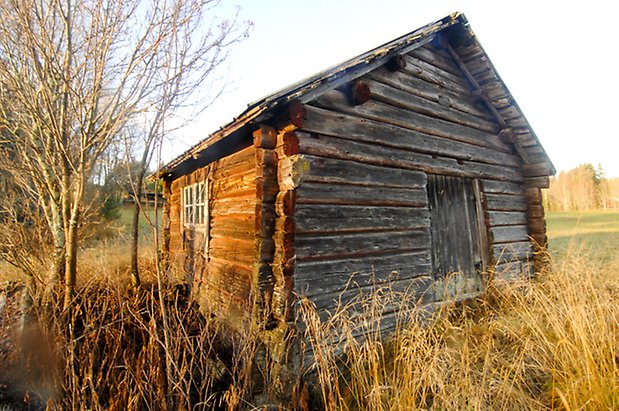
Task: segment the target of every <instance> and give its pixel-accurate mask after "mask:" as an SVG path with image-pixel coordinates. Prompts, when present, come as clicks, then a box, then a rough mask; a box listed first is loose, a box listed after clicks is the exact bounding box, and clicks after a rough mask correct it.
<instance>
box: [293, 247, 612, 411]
mask: <svg viewBox="0 0 619 411" xmlns="http://www.w3.org/2000/svg"><path fill="white" fill-rule="evenodd" d="M617 263H619V259H618V260H617V261H615V264H610V265H608V264H607V265H600V264H596V263H595V262H593V261H592V260H591V259H588V258H586V257H571V258H567V259H565V260H563V261H562V262H561V263H560V264H559V265H555V266H554V267H552V269H550V270H548V271H546V272H543V273H541V274H540V275H539V277H538V278H537V279H536V280H534V281H532V282H523V283H520V284H512V285H507V286H506V285H505V284H502V285H500V286H498V285H494V284H489V287H488V290H487V292H486V293H485V294H484V295H483V296H481V297H480V298H479V299H478V300H477V301H476V302H475V303H473V304H468V305H455V304H452V305H446V306H444V307H442V308H441V309H440V310H438V312H437V313H436V315H435V316H434V317H432V319H430V320H425V321H420V320H415V317H416V316H418V315H419V313H410V312H401V313H399V314H398V323H397V327H396V331H395V333H394V334H393V336H392V337H391V338H390V339H387V340H385V339H384V338H382V337H384V336H380V333H378V332H377V325H378V322H377V321H376V313H377V312H378V311H380V310H381V309H382V308H383V307H384V305H385V303H386V304H392V303H393V301H394V300H399V299H400V297H401V296H394V295H390V293H389V292H388V291H387V292H386V293H385V291H380V292H379V294H375V295H374V296H372V297H371V298H369V299H365V300H363V301H357V302H356V303H355V304H352V305H348V306H346V307H340V309H339V310H338V312H336V313H335V314H334V315H333V317H332V319H331V320H330V321H328V322H322V323H321V322H319V321H318V320H317V316H316V313H315V312H314V311H313V310H312V309H311V308H309V309H308V308H307V305H306V306H305V309H304V310H303V311H304V312H303V314H304V317H305V321H306V322H307V323H308V331H307V334H308V337H309V340H310V343H311V346H312V348H313V352H314V355H315V359H316V362H315V367H316V371H317V374H318V379H319V380H320V382H321V387H322V396H323V401H324V402H325V404H326V406H327V408H329V409H345V410H350V409H368V410H402V409H437V410H442V409H467V410H468V409H483V410H489V409H491V410H497V409H506V410H511V409H568V410H575V409H604V410H606V409H609V410H610V409H619V277H618V276H617V268H618V267H619V264H617ZM360 328H361V329H362V331H364V332H365V334H366V336H364V337H361V338H355V337H354V335H355V334H358V333H359V331H360ZM333 335H337V337H330V336H333ZM336 338H342V339H343V342H342V343H340V345H339V347H340V348H342V347H343V348H344V351H345V353H346V354H345V355H344V356H338V352H337V349H334V348H333V346H331V345H329V344H327V341H328V340H329V339H332V340H333V339H336Z"/></svg>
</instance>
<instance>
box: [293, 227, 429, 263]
mask: <svg viewBox="0 0 619 411" xmlns="http://www.w3.org/2000/svg"><path fill="white" fill-rule="evenodd" d="M428 244H430V232H429V230H428V229H425V230H412V231H400V232H395V231H387V232H370V233H368V232H362V233H355V234H335V235H324V234H320V235H297V236H296V238H295V243H294V245H295V250H296V253H297V259H298V260H303V259H311V258H314V259H318V258H324V257H326V256H334V257H335V256H341V257H344V256H353V255H359V256H362V255H367V254H368V253H382V252H385V251H389V250H393V251H395V250H401V251H407V250H419V249H427V248H428Z"/></svg>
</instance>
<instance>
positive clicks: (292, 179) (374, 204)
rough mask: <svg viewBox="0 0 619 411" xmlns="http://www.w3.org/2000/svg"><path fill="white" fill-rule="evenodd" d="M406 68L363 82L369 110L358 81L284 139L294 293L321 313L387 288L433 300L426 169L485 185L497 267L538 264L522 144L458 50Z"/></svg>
mask: <svg viewBox="0 0 619 411" xmlns="http://www.w3.org/2000/svg"><path fill="white" fill-rule="evenodd" d="M404 61H405V62H406V65H405V67H404V68H402V69H400V70H398V71H395V72H392V71H390V70H388V69H387V68H386V67H381V68H379V69H377V70H374V71H373V72H370V73H369V74H367V75H366V76H364V77H363V78H361V79H359V80H360V81H361V82H363V83H364V84H363V87H366V86H367V87H366V88H367V89H369V100H367V101H365V102H363V101H359V100H358V97H356V96H355V95H354V94H355V93H356V92H357V90H360V89H361V90H362V89H363V88H362V87H360V86H359V83H357V84H354V85H352V86H351V89H352V90H353V91H355V93H351V91H350V90H347V89H341V90H333V91H330V92H327V93H325V94H323V95H322V96H319V97H317V98H316V99H314V100H313V101H311V102H310V103H309V104H308V105H307V106H306V110H305V112H304V118H303V121H302V122H301V123H300V124H298V125H297V126H298V129H297V131H295V132H293V133H288V134H287V135H285V136H284V137H283V140H284V141H283V143H282V150H281V151H282V153H283V156H281V157H280V186H284V187H288V189H290V190H294V198H295V203H296V213H295V214H294V216H295V226H296V236H295V238H294V246H293V247H294V251H295V255H296V267H295V276H294V282H295V284H294V288H295V290H296V292H297V293H299V294H305V295H307V296H310V297H312V299H313V300H314V301H315V303H316V305H317V307H318V308H319V309H324V310H326V309H329V308H332V307H333V305H334V301H336V300H339V301H341V302H344V303H345V302H346V301H347V300H348V299H350V298H352V297H353V296H354V295H355V294H357V293H358V290H359V289H361V290H363V289H370V288H372V287H373V286H375V285H376V284H386V283H389V284H391V285H392V286H395V287H396V288H399V289H404V288H407V287H409V286H410V287H412V288H415V289H416V290H417V292H418V295H420V296H425V298H426V300H432V299H433V296H432V292H431V289H430V288H429V285H430V284H431V283H432V281H433V276H432V272H431V271H432V268H431V260H430V248H429V247H430V244H431V242H430V220H429V213H428V206H427V204H428V199H427V193H426V176H427V173H432V174H439V175H447V176H460V177H468V178H474V179H479V180H482V184H480V186H481V189H482V195H481V197H482V202H483V215H482V216H481V218H483V219H484V223H485V224H484V225H485V227H486V229H487V233H484V234H485V237H487V239H488V242H489V244H488V248H489V250H488V251H489V252H490V257H491V261H490V262H492V259H494V262H496V263H498V264H499V266H500V267H501V268H505V267H506V266H507V264H510V266H513V265H514V262H515V263H516V264H515V265H517V267H518V268H517V269H518V270H521V269H522V262H526V261H527V260H528V259H530V257H531V246H530V242H529V237H528V235H529V218H528V215H527V210H528V208H529V205H530V204H531V203H530V200H529V199H528V198H527V196H525V192H524V182H525V175H524V173H523V167H522V166H523V163H522V159H521V157H520V156H519V155H518V152H517V150H516V148H515V147H514V145H513V144H512V143H511V142H510V141H506V139H504V138H501V137H500V131H501V126H500V125H499V124H498V123H497V121H496V119H495V118H494V117H493V116H492V114H491V113H490V112H489V110H488V108H487V107H486V106H485V105H484V103H483V102H482V101H480V99H479V98H478V97H477V96H474V95H473V94H474V93H473V92H472V91H471V87H470V84H469V83H468V82H467V79H466V77H465V75H464V74H463V72H462V70H461V68H460V67H459V66H458V64H457V63H456V62H455V61H454V60H453V59H452V58H451V57H450V55H449V54H448V53H447V51H445V50H441V49H438V48H435V47H432V46H424V47H422V48H420V49H417V50H414V51H412V52H410V53H409V54H408V55H406V56H404ZM360 103H362V104H360ZM353 274H354V275H353ZM351 275H352V276H351Z"/></svg>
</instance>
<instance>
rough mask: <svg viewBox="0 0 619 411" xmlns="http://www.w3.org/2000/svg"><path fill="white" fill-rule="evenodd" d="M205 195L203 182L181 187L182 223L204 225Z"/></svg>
mask: <svg viewBox="0 0 619 411" xmlns="http://www.w3.org/2000/svg"><path fill="white" fill-rule="evenodd" d="M206 195H207V193H206V190H205V185H204V182H200V183H195V184H192V185H189V186H185V187H183V223H184V224H185V225H197V224H204V223H205V220H206Z"/></svg>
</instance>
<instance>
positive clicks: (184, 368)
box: [0, 212, 619, 410]
mask: <svg viewBox="0 0 619 411" xmlns="http://www.w3.org/2000/svg"><path fill="white" fill-rule="evenodd" d="M547 221H548V234H549V239H550V255H551V257H552V263H551V266H550V267H549V269H548V270H546V271H544V272H542V273H540V274H539V275H538V276H537V277H536V278H535V279H534V280H532V281H525V282H521V283H517V284H513V285H510V286H505V285H504V284H503V285H501V286H495V285H494V284H492V282H491V283H490V284H489V287H488V290H487V292H486V293H485V294H484V295H482V296H481V297H480V298H478V299H476V300H475V301H472V302H470V303H469V304H465V305H462V304H446V305H444V306H442V307H441V308H440V309H439V310H438V311H437V314H436V315H435V316H434V317H432V318H431V319H427V318H426V319H425V320H424V321H420V320H419V316H418V315H417V314H419V313H411V312H410V311H403V312H402V313H401V314H400V315H399V318H398V319H399V323H398V327H397V329H396V330H395V333H394V334H392V335H391V336H390V337H388V338H385V336H384V335H382V336H381V335H380V334H379V333H377V332H375V331H376V330H378V327H377V325H378V318H379V316H378V315H377V313H378V312H379V311H380V310H381V308H382V307H383V305H384V304H391V305H392V304H394V303H395V302H399V301H402V299H406V298H407V296H406V295H402V294H397V293H393V292H390V291H389V290H384V289H383V290H377V291H376V293H375V294H374V295H372V296H370V297H369V298H368V299H365V300H362V301H358V302H357V304H355V305H352V306H350V305H349V306H347V307H341V309H340V310H339V312H337V313H334V316H333V317H332V320H331V321H329V322H322V323H321V322H319V321H317V319H316V318H317V317H316V313H315V311H313V309H312V307H311V304H309V303H307V302H305V303H304V304H302V305H301V306H302V309H301V315H302V316H303V318H304V320H305V322H306V324H307V327H306V330H307V334H306V335H305V337H306V339H307V340H306V341H307V342H308V343H309V344H310V345H311V347H312V349H313V352H314V354H315V360H316V362H315V363H314V365H313V366H312V369H313V371H315V375H316V376H317V379H318V382H319V383H320V384H319V388H318V393H317V394H318V401H319V402H320V403H322V404H323V405H324V406H325V407H326V408H327V409H334V410H403V409H406V410H415V409H432V410H445V409H450V410H451V409H461V410H524V409H527V410H528V409H536V410H553V409H561V410H580V409H582V410H589V409H591V410H614V409H619V256H618V253H617V250H619V213H601V212H589V213H565V212H562V213H548V215H547ZM148 231H149V229H148V228H147V227H146V228H144V231H143V233H144V238H143V240H144V242H145V243H146V242H148V241H149V240H148ZM119 234H121V235H120V237H119V238H120V239H109V240H107V241H102V242H101V243H100V244H99V246H97V247H95V246H91V247H86V248H85V249H83V250H82V256H81V257H82V260H81V261H82V267H81V275H82V286H81V291H79V293H78V297H77V302H76V309H75V310H74V311H73V314H74V316H75V318H74V319H73V320H72V321H73V322H74V323H75V324H83V325H86V328H84V330H83V331H84V334H81V335H73V334H72V333H69V334H67V335H65V333H62V332H60V333H58V332H54V333H53V334H54V335H57V336H58V337H57V338H56V344H57V351H58V353H60V355H59V357H58V358H61V359H62V360H61V361H60V363H59V364H58V365H59V367H60V368H59V369H58V372H57V374H56V376H52V377H53V378H52V379H53V380H54V381H55V382H53V381H52V382H53V384H52V385H53V386H55V389H54V390H56V391H57V392H62V393H63V395H62V397H54V396H52V397H50V398H51V399H50V400H48V406H50V404H51V406H50V409H63V408H67V407H73V408H80V409H114V408H115V407H116V408H117V409H142V408H144V407H146V406H147V404H150V405H152V404H155V403H163V402H162V401H168V400H169V399H170V398H172V399H173V402H174V404H177V405H178V408H179V409H180V408H191V409H194V408H195V409H202V408H201V407H206V409H208V408H211V407H220V408H221V409H230V410H232V409H237V407H238V406H239V404H243V406H244V407H246V408H251V407H250V405H249V403H248V401H251V396H249V395H248V391H247V387H248V386H250V385H251V384H249V383H248V380H247V379H248V378H250V377H249V374H248V373H247V372H245V371H243V370H245V368H244V367H243V366H242V365H240V366H239V364H240V363H239V364H237V363H236V362H234V361H233V362H232V363H230V364H228V365H227V371H226V372H227V373H228V374H226V375H227V377H225V378H224V379H223V380H222V379H218V378H219V377H214V376H213V372H212V370H213V353H214V352H215V351H216V349H214V347H216V346H217V345H218V344H219V342H218V340H217V339H216V338H215V334H214V333H213V331H212V330H210V329H209V328H210V327H211V326H212V325H211V324H209V321H208V319H207V318H205V317H203V316H201V315H200V314H198V312H197V311H196V310H195V309H194V308H193V306H191V305H187V304H186V303H185V302H184V301H186V300H185V299H183V298H180V297H179V295H180V294H179V289H177V288H176V286H172V287H168V288H166V287H164V288H163V292H164V294H165V295H164V294H158V293H159V291H158V289H157V288H149V289H146V290H144V293H143V294H140V295H138V296H135V295H133V294H131V293H127V291H126V290H125V287H124V285H123V284H124V283H128V279H127V277H126V268H127V263H128V260H127V257H126V251H127V248H126V245H127V241H126V238H123V237H124V232H123V231H122V230H119ZM147 250H149V251H147V252H145V253H144V254H143V255H142V258H141V262H142V264H143V268H144V274H145V275H149V274H150V275H151V276H153V275H155V271H154V269H153V265H152V261H153V260H154V258H155V257H154V256H155V254H154V252H153V251H152V250H153V249H152V247H147ZM145 251H146V250H145ZM0 280H1V279H0ZM118 285H120V287H116V286H118ZM159 290H161V289H159ZM164 308H165V310H164ZM54 313H55V311H54V310H52V312H51V315H52V319H51V320H50V321H48V322H47V323H49V324H50V325H51V327H52V330H50V331H53V330H54V329H56V328H54V327H56V326H57V325H58V324H63V322H62V321H61V320H60V319H61V318H63V317H62V316H59V317H58V318H57V317H55V315H56V314H54ZM162 313H165V315H164V314H162ZM43 314H45V311H44V312H43ZM56 319H58V321H56ZM359 327H361V328H363V329H364V331H365V332H366V335H367V337H365V338H360V339H358V338H353V337H352V335H353V333H354V332H357V331H359ZM78 328H79V327H78ZM60 329H61V328H60ZM88 330H91V331H88ZM86 331H88V332H86ZM172 337H173V338H172ZM336 337H337V338H340V339H341V340H340V342H343V343H341V344H340V345H339V347H340V348H342V347H344V348H345V349H344V355H343V356H342V355H341V354H342V351H336V350H335V349H334V348H333V345H329V344H327V342H328V341H329V340H330V339H332V338H336ZM136 338H137V340H136V341H138V342H139V343H137V342H136V343H130V342H131V341H133V340H134V339H136ZM36 341H39V339H37V340H36ZM242 346H243V347H252V346H253V345H252V344H250V343H247V342H245V343H243V344H242ZM237 349H238V347H237V348H235V349H234V351H236V350H237ZM242 351H243V350H241V352H242ZM162 352H163V353H165V355H162ZM93 353H97V354H96V355H93ZM121 354H122V355H121ZM235 355H236V354H235ZM219 358H223V357H219ZM230 358H237V357H235V356H232V357H230ZM29 364H31V365H32V364H38V363H32V362H31V363H29ZM166 364H167V365H168V366H166ZM236 367H239V368H236ZM35 371H36V368H35ZM20 372H21V373H22V374H24V372H23V371H20ZM25 375H28V376H29V375H31V374H30V373H25ZM46 375H49V373H48V374H46ZM151 375H152V376H156V379H157V383H156V385H157V387H158V389H157V390H152V387H153V385H152V384H153V381H152V378H151V377H145V376H151ZM0 382H1V381H0ZM9 382H10V381H9ZM166 387H167V388H166ZM1 391H2V390H0V394H1ZM29 392H31V394H27V393H26V395H34V394H36V393H34V394H32V391H29ZM52 392H54V391H52ZM16 398H18V397H16ZM54 398H56V399H54ZM43 400H45V397H43ZM49 401H51V402H49ZM0 404H4V403H3V402H2V399H1V398H0Z"/></svg>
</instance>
